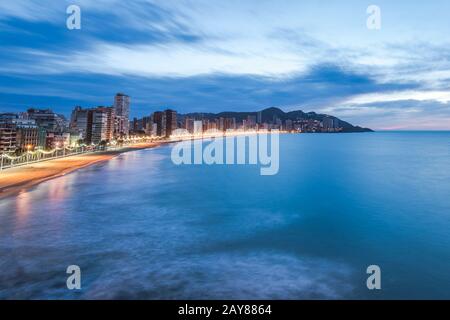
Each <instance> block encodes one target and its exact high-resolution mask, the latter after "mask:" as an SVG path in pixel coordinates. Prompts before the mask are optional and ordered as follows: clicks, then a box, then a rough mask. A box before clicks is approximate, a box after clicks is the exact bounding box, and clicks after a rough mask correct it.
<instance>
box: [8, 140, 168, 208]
mask: <svg viewBox="0 0 450 320" xmlns="http://www.w3.org/2000/svg"><path fill="white" fill-rule="evenodd" d="M167 143H169V141H159V142H149V143H140V144H136V145H132V146H126V147H123V148H120V149H117V150H109V151H103V152H97V153H90V154H81V155H74V156H69V157H64V158H58V159H53V160H48V161H43V162H38V163H33V164H29V165H24V166H20V167H17V168H11V169H7V170H4V171H2V172H1V173H0V199H3V198H6V197H9V196H13V195H17V194H20V193H21V192H23V191H26V190H27V189H29V188H31V187H34V186H36V185H38V184H40V183H41V182H44V181H47V180H51V179H54V178H57V177H60V176H64V175H66V174H69V173H71V172H74V171H76V170H79V169H82V168H85V167H88V166H91V165H94V164H97V163H100V162H104V161H108V160H111V159H113V158H115V157H117V156H118V155H120V154H122V153H125V152H129V151H137V150H143V149H151V148H155V147H158V146H161V145H165V144H167Z"/></svg>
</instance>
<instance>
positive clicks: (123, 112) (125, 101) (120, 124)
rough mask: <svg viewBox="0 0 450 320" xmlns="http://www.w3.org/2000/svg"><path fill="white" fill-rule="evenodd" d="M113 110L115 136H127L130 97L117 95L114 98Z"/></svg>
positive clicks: (128, 130) (121, 94)
mask: <svg viewBox="0 0 450 320" xmlns="http://www.w3.org/2000/svg"><path fill="white" fill-rule="evenodd" d="M114 110H115V116H116V124H115V125H116V128H115V131H116V134H117V135H120V136H128V134H129V132H130V97H129V96H127V95H126V94H123V93H118V94H116V96H115V97H114Z"/></svg>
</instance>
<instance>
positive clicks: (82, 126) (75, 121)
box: [69, 107, 89, 139]
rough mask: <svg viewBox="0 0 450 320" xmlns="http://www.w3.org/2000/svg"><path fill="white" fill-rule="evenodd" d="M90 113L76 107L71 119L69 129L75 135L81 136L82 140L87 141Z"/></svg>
mask: <svg viewBox="0 0 450 320" xmlns="http://www.w3.org/2000/svg"><path fill="white" fill-rule="evenodd" d="M88 113H89V110H88V109H83V108H81V107H75V109H73V111H72V116H71V117H70V125H69V127H70V129H71V130H72V131H73V132H74V133H77V134H78V135H79V136H80V139H86V133H87V119H88Z"/></svg>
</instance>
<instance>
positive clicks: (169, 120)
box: [164, 109, 177, 137]
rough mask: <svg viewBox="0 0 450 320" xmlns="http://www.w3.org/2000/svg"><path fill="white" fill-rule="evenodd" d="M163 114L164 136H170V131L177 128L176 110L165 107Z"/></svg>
mask: <svg viewBox="0 0 450 320" xmlns="http://www.w3.org/2000/svg"><path fill="white" fill-rule="evenodd" d="M164 114H165V116H166V137H170V136H171V135H172V132H174V131H175V130H176V129H177V112H176V111H174V110H170V109H167V110H165V111H164Z"/></svg>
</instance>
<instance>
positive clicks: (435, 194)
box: [0, 132, 450, 299]
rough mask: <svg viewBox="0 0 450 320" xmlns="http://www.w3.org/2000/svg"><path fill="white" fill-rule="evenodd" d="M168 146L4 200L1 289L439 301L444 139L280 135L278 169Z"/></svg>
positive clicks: (447, 187) (445, 242)
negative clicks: (78, 278) (370, 270)
mask: <svg viewBox="0 0 450 320" xmlns="http://www.w3.org/2000/svg"><path fill="white" fill-rule="evenodd" d="M170 151H171V149H170V147H161V148H157V149H152V150H143V151H137V152H131V153H126V154H122V155H121V156H119V157H117V158H115V159H113V160H111V161H109V162H105V163H102V164H99V165H95V166H91V167H89V168H85V169H82V170H79V171H77V172H75V173H72V174H69V175H66V176H64V177H60V178H57V179H54V180H51V181H48V182H45V183H42V184H40V185H38V186H37V187H35V188H34V189H32V190H30V191H28V192H25V193H22V194H20V195H19V196H16V197H10V198H7V199H3V200H1V201H0V298H2V299H5V298H44V299H47V298H56V299H60V298H62V299H74V298H75V299H106V298H115V299H119V298H125V299H127V298H130V299H131V298H136V299H195V298H200V299H380V298H386V299H395V298H402V299H403V298H412V299H416V298H425V299H429V298H438V299H444V298H445V299H449V298H450V196H449V195H450V170H449V169H450V133H448V132H434V133H431V132H430V133H427V132H425V133H423V132H422V133H418V132H417V133H415V132H402V133H400V132H394V133H390V132H382V133H367V134H365V133H364V134H317V135H315V134H305V135H282V136H281V137H280V170H279V173H278V174H277V175H275V176H260V174H259V167H257V166H206V165H203V166H178V167H177V166H175V165H173V164H172V162H171V160H170ZM73 264H75V265H79V266H80V267H81V272H82V289H81V290H80V291H78V292H73V291H69V290H67V289H66V277H67V275H66V273H65V271H66V268H67V266H68V265H73ZM372 264H376V265H379V266H380V267H381V273H382V275H381V283H382V289H381V290H379V291H369V290H368V289H367V287H366V279H367V277H368V275H367V274H366V268H367V267H368V266H369V265H372Z"/></svg>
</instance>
